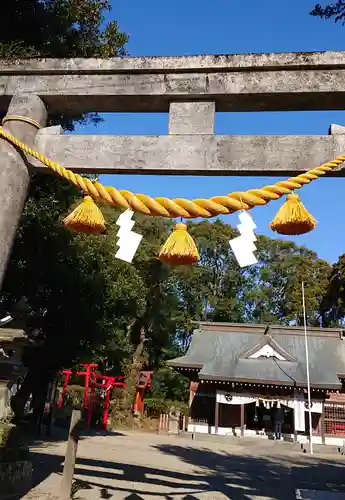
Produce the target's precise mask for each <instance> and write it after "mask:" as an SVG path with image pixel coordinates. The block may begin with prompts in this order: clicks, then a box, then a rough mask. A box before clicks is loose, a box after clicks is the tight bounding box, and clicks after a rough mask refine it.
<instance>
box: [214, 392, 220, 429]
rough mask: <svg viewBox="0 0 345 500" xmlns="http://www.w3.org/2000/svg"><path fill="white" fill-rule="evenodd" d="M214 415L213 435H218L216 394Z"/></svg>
mask: <svg viewBox="0 0 345 500" xmlns="http://www.w3.org/2000/svg"><path fill="white" fill-rule="evenodd" d="M214 411H215V413H214V433H215V434H216V435H217V434H218V426H219V402H218V401H217V394H216V406H215V410H214Z"/></svg>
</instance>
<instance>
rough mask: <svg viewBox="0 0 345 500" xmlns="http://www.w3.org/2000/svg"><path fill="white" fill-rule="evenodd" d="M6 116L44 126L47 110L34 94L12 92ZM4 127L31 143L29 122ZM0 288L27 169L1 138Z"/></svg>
mask: <svg viewBox="0 0 345 500" xmlns="http://www.w3.org/2000/svg"><path fill="white" fill-rule="evenodd" d="M7 115H11V116H13V117H15V116H24V117H26V118H30V119H32V120H34V121H35V122H38V123H39V124H40V125H41V126H42V127H43V126H45V125H46V121H47V110H46V107H45V105H44V103H43V101H42V100H41V99H40V98H39V97H38V95H35V94H30V95H25V94H24V95H23V94H22V95H15V96H13V97H12V100H11V103H10V106H9V108H8V112H7ZM4 129H6V130H7V131H8V132H10V133H11V134H13V135H14V136H15V137H17V138H18V139H19V140H21V141H23V142H25V143H27V144H29V145H30V146H33V145H34V143H35V137H36V133H37V127H36V126H35V125H32V124H30V123H24V122H22V121H17V120H15V119H14V120H11V121H8V122H6V123H5V124H4ZM0 164H1V167H0V200H1V208H0V289H1V286H2V282H3V279H4V275H5V271H6V266H7V262H8V259H9V256H10V253H11V249H12V245H13V241H14V238H15V234H16V230H17V227H18V224H19V221H20V217H21V214H22V210H23V206H24V203H25V200H26V197H27V194H28V189H29V183H30V171H29V167H28V162H27V160H26V157H25V155H24V154H23V153H22V152H20V151H19V150H18V149H16V148H15V147H14V146H12V145H11V144H10V143H9V142H7V141H6V140H4V139H0Z"/></svg>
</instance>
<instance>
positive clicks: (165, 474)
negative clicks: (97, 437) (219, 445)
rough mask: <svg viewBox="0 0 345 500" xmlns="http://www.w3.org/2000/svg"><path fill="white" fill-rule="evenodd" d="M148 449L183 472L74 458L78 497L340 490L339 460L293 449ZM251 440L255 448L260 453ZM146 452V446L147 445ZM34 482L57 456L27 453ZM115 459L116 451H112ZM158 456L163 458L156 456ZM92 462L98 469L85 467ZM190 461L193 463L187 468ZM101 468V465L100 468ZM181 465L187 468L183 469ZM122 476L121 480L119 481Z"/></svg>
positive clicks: (281, 496) (281, 495)
mask: <svg viewBox="0 0 345 500" xmlns="http://www.w3.org/2000/svg"><path fill="white" fill-rule="evenodd" d="M151 449H155V450H156V451H159V452H160V453H162V454H163V455H164V454H166V455H173V456H175V457H177V458H178V459H179V460H180V461H182V462H184V463H185V464H188V467H186V472H185V473H182V472H175V471H171V470H166V469H157V468H152V467H149V466H138V465H129V464H126V463H123V462H120V461H113V462H110V461H104V460H95V459H92V458H80V459H78V460H77V465H76V471H75V474H76V475H77V477H78V481H77V482H76V484H75V488H76V491H77V490H78V495H77V496H79V497H82V491H80V490H87V489H91V488H95V489H96V490H97V491H98V492H99V493H98V494H99V496H100V498H105V499H111V498H112V497H113V496H114V495H115V494H116V498H119V496H118V495H119V494H121V493H123V496H122V497H121V498H124V499H127V500H130V499H141V498H142V496H141V495H151V496H153V497H154V496H155V497H157V498H165V499H167V500H173V499H174V498H176V497H177V496H178V497H179V498H180V499H182V498H183V499H184V500H196V499H197V498H199V497H198V496H196V495H199V494H200V493H206V492H209V493H210V494H211V492H212V493H213V495H212V494H211V496H210V498H218V497H216V496H215V495H223V498H224V497H225V498H230V499H232V500H249V499H250V500H253V499H255V498H258V499H260V500H264V499H265V498H267V499H274V500H288V499H293V498H295V488H301V489H316V490H328V491H342V492H345V484H344V483H345V479H344V471H343V465H344V463H343V461H342V460H341V459H339V460H335V459H334V460H325V459H322V458H318V457H316V458H313V457H310V456H306V455H303V454H302V453H298V452H294V453H293V454H291V451H290V453H289V454H286V455H284V449H283V448H282V449H281V450H280V451H279V454H274V455H273V453H277V452H274V451H272V450H270V451H271V456H269V452H268V453H267V451H268V450H266V455H265V456H253V455H250V454H247V453H248V452H250V448H248V449H247V450H246V454H245V455H241V451H240V450H235V453H229V451H219V452H218V451H217V452H216V451H212V450H210V449H203V448H200V447H198V448H196V447H189V446H174V445H167V444H165V445H158V446H152V447H151ZM259 450H260V449H259V447H257V446H255V452H257V453H258V454H259V453H260V451H259ZM148 452H149V450H148ZM32 458H33V462H34V470H35V473H34V479H35V485H37V484H39V483H41V482H42V481H43V480H44V479H45V478H46V477H47V476H49V475H50V474H51V473H61V472H62V460H63V459H62V457H58V456H54V455H48V454H45V453H41V452H39V453H38V452H35V453H32ZM116 458H117V459H118V458H119V457H116ZM162 462H163V459H162ZM91 467H92V468H93V467H96V468H98V469H96V470H94V469H90V468H91ZM193 467H194V469H193ZM100 469H102V470H100ZM187 469H188V471H189V472H187ZM124 482H126V484H124Z"/></svg>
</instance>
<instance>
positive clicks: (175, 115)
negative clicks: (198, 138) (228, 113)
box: [169, 102, 216, 135]
mask: <svg viewBox="0 0 345 500" xmlns="http://www.w3.org/2000/svg"><path fill="white" fill-rule="evenodd" d="M215 109H216V107H215V103H214V102H172V103H170V109H169V134H173V135H188V134H213V132H214V119H215Z"/></svg>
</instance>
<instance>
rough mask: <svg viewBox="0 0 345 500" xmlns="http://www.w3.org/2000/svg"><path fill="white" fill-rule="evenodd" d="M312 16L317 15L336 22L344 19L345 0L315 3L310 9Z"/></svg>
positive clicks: (342, 21)
mask: <svg viewBox="0 0 345 500" xmlns="http://www.w3.org/2000/svg"><path fill="white" fill-rule="evenodd" d="M311 15H312V16H316V17H319V18H321V19H333V20H334V21H335V22H336V23H337V22H339V21H340V22H341V23H344V21H345V0H338V1H337V2H334V3H331V4H327V5H321V4H319V3H318V4H316V5H315V7H314V8H313V10H312V11H311Z"/></svg>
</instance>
